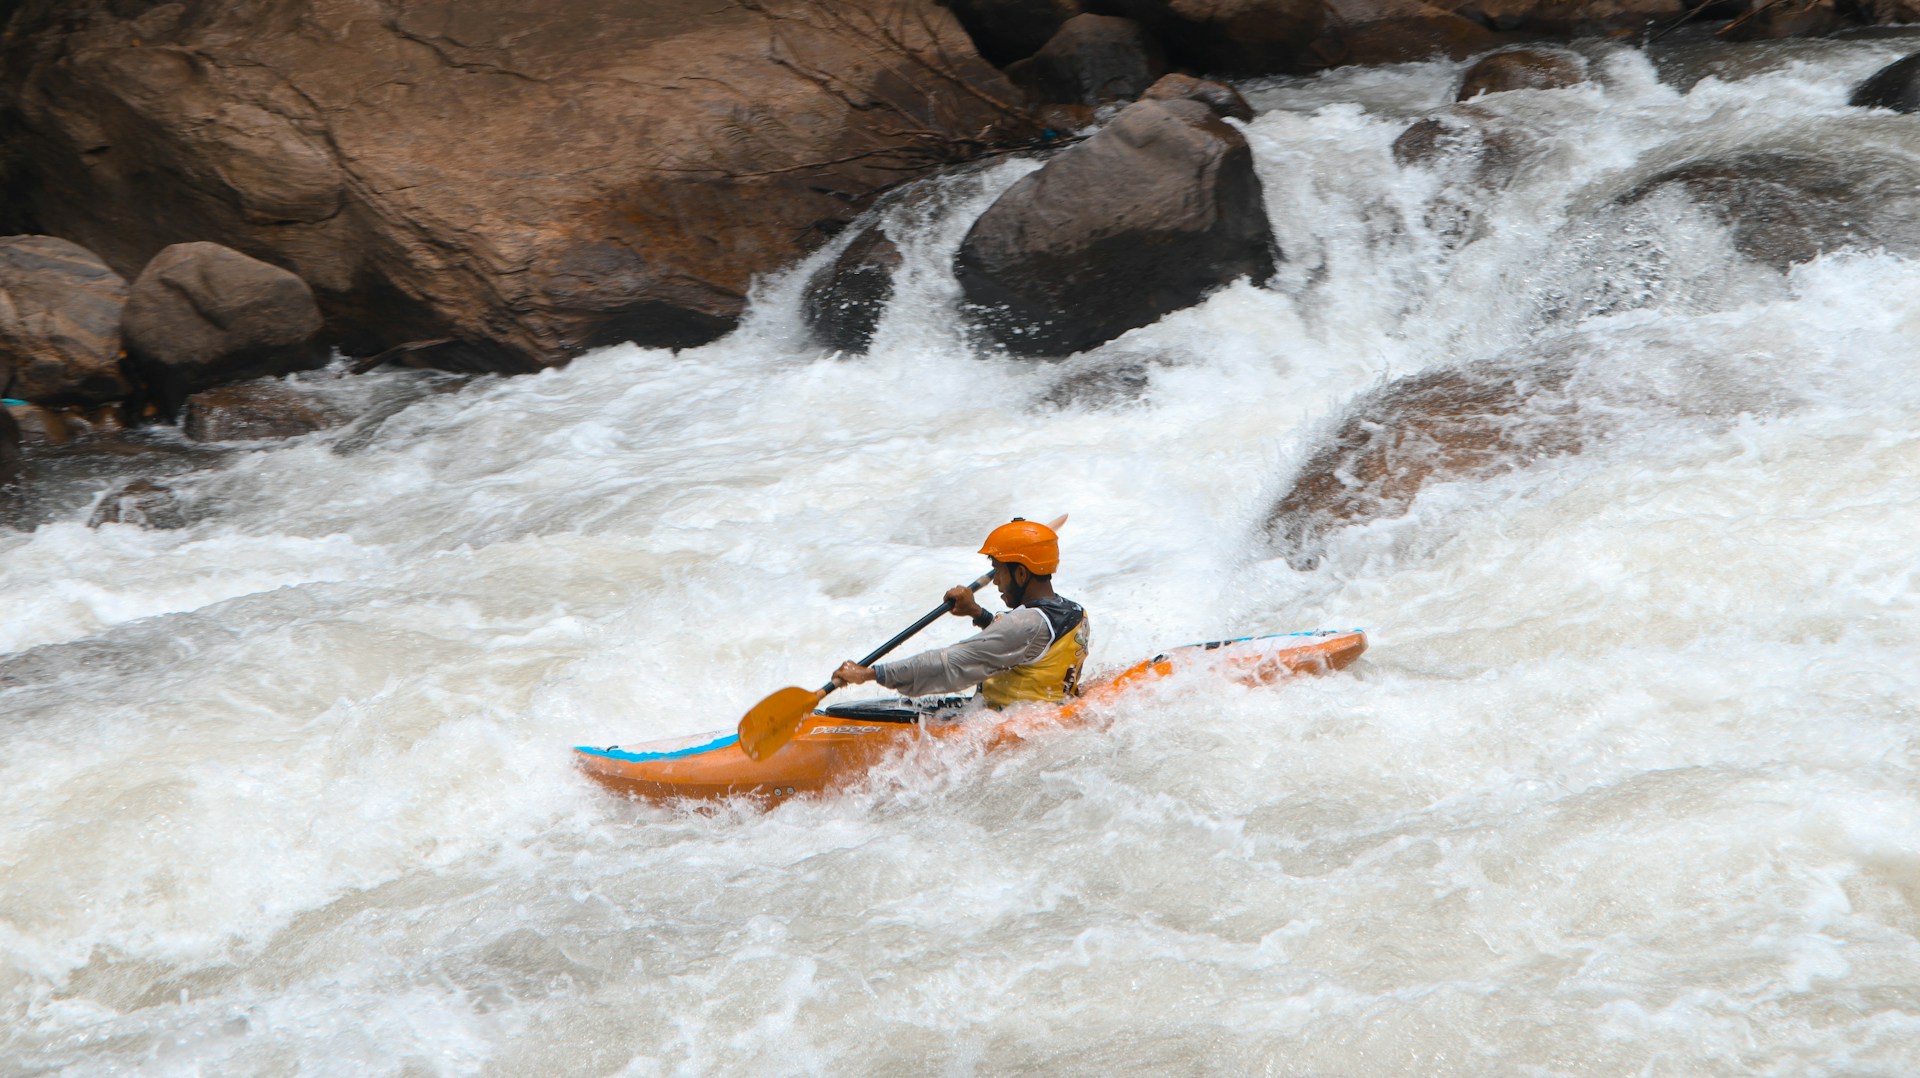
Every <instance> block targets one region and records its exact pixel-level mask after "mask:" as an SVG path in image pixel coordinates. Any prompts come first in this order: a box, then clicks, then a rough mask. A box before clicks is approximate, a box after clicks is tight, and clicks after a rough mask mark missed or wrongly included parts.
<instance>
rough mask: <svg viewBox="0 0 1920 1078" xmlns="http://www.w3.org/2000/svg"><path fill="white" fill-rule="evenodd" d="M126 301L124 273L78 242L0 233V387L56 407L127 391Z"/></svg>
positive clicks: (115, 397)
mask: <svg viewBox="0 0 1920 1078" xmlns="http://www.w3.org/2000/svg"><path fill="white" fill-rule="evenodd" d="M126 302H127V282H126V280H125V279H124V278H122V277H121V276H120V275H119V274H117V273H115V272H113V271H112V270H111V269H108V268H107V264H106V263H105V262H102V261H101V260H100V259H99V258H98V257H97V256H95V255H94V253H93V252H92V251H89V250H87V249H86V248H85V247H82V246H80V245H79V244H76V243H69V242H67V241H66V240H63V239H57V238H55V237H53V236H7V237H4V238H0V392H4V393H5V395H6V396H9V397H17V398H19V399H22V400H29V401H32V402H34V403H35V404H49V405H54V406H56V407H58V406H62V405H69V404H80V405H94V404H104V403H106V402H108V401H116V400H120V399H122V398H124V397H126V395H127V393H128V392H129V390H130V389H131V388H132V387H131V386H130V385H129V384H128V382H127V379H126V376H125V375H124V374H122V373H121V370H120V312H121V308H122V307H124V306H125V305H126ZM9 370H10V371H11V378H9V377H8V374H7V372H8V371H9Z"/></svg>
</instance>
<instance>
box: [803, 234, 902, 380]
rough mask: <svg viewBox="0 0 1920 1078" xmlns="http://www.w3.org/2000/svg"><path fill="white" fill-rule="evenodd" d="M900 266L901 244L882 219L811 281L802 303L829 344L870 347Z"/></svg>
mask: <svg viewBox="0 0 1920 1078" xmlns="http://www.w3.org/2000/svg"><path fill="white" fill-rule="evenodd" d="M899 269H900V248H898V247H896V246H894V244H893V241H892V240H890V239H888V238H887V234H886V233H885V232H883V231H882V230H881V229H880V226H879V225H877V224H873V225H868V226H867V227H866V228H864V229H862V230H861V231H860V233H859V234H858V235H856V236H854V237H853V239H852V241H851V242H849V243H848V244H847V246H846V248H845V249H844V250H842V251H841V252H840V256H839V257H838V258H835V259H834V260H833V261H832V262H830V263H828V264H827V265H825V266H822V267H821V268H820V269H819V271H818V272H816V273H815V274H814V276H813V279H812V280H810V281H808V282H807V290H806V295H805V297H804V298H803V299H802V301H801V308H800V309H801V313H802V315H803V316H804V317H805V318H806V321H807V326H808V327H809V328H810V329H812V330H813V332H814V335H815V336H817V337H819V338H820V340H821V341H822V342H823V343H825V344H826V345H827V347H829V348H836V349H839V350H840V351H842V352H855V353H859V352H865V351H866V350H867V345H868V344H870V343H872V341H873V331H874V327H876V326H878V325H879V324H880V316H881V315H882V314H884V313H886V309H887V301H888V300H891V299H892V298H893V275H894V274H895V273H896V272H898V271H899Z"/></svg>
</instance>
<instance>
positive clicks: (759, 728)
mask: <svg viewBox="0 0 1920 1078" xmlns="http://www.w3.org/2000/svg"><path fill="white" fill-rule="evenodd" d="M1066 523H1067V518H1066V516H1065V515H1064V514H1062V515H1061V517H1060V519H1058V520H1056V521H1054V522H1053V523H1051V524H1049V525H1047V527H1049V528H1052V529H1053V530H1054V531H1059V530H1060V529H1061V528H1062V527H1063V526H1065V524H1066ZM992 579H993V572H992V571H991V570H989V571H988V572H986V573H985V574H983V575H982V576H981V577H980V579H978V580H976V581H974V582H973V583H971V584H968V585H967V590H968V591H979V590H980V589H981V588H983V587H985V586H986V583H987V581H989V580H992ZM952 609H953V600H952V599H948V600H947V601H946V602H944V603H941V604H940V605H939V606H936V607H934V608H933V609H932V610H929V611H927V615H926V616H925V617H923V618H921V619H920V620H919V621H916V622H914V623H913V624H912V625H909V626H907V627H906V628H905V629H903V630H901V631H900V633H899V634H898V635H896V636H895V637H894V638H893V639H892V640H889V641H887V642H886V643H884V644H882V645H880V646H879V647H877V648H875V649H874V650H873V653H872V654H870V655H868V656H867V657H866V658H864V659H861V660H860V665H861V666H872V665H873V664H874V663H876V662H878V661H879V660H880V657H881V656H883V655H885V654H886V653H887V652H889V651H892V650H893V649H894V648H897V647H899V646H900V645H901V644H904V643H906V642H907V640H908V639H909V638H910V637H912V636H913V634H915V633H917V632H919V631H920V630H922V629H924V628H926V627H927V626H929V625H932V624H933V623H934V622H936V621H938V620H940V618H941V617H942V616H944V615H945V614H947V613H948V612H949V611H951V610H952ZM839 687H840V686H838V685H835V684H834V683H833V682H832V681H828V682H827V683H826V684H825V685H822V686H821V687H819V688H818V689H802V688H800V687H799V686H797V685H795V686H789V687H787V688H784V689H781V690H780V691H778V692H776V693H774V694H773V695H771V696H769V697H767V698H766V699H765V700H762V701H760V702H759V703H757V704H755V705H753V710H751V711H749V712H747V714H746V717H745V718H743V719H741V720H740V748H741V749H742V750H744V751H745V752H746V754H747V756H748V757H749V758H751V759H754V760H764V759H766V758H767V757H769V756H772V755H773V754H774V753H776V752H779V751H780V748H781V746H783V745H785V744H786V743H787V742H789V741H792V740H793V735H794V734H796V733H798V732H799V730H800V723H801V721H802V720H804V719H805V718H806V717H807V716H808V715H810V714H812V713H813V709H814V708H816V707H818V706H819V705H820V701H822V700H825V699H826V698H827V694H828V693H830V692H832V691H833V690H835V689H837V688H839Z"/></svg>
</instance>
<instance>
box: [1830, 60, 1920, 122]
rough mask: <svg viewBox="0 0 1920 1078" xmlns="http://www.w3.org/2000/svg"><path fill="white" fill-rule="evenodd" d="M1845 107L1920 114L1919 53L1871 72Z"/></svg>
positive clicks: (1855, 90)
mask: <svg viewBox="0 0 1920 1078" xmlns="http://www.w3.org/2000/svg"><path fill="white" fill-rule="evenodd" d="M1847 103H1848V104H1849V105H1852V106H1854V107H1855V108H1867V109H1892V110H1893V111H1895V112H1920V52H1916V53H1912V54H1910V55H1908V56H1903V57H1901V58H1900V59H1898V60H1895V61H1894V62H1893V63H1890V64H1888V65H1887V66H1885V67H1883V68H1881V69H1880V70H1878V71H1876V72H1874V73H1873V74H1872V75H1871V76H1869V77H1868V78H1867V80H1866V81H1865V82H1862V83H1861V84H1860V85H1859V86H1858V87H1856V88H1855V89H1854V91H1853V96H1852V97H1851V98H1849V99H1848V101H1847Z"/></svg>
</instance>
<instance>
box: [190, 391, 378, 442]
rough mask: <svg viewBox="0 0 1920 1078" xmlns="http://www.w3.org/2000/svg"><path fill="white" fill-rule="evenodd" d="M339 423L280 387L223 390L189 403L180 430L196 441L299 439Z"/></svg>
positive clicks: (300, 397) (324, 411)
mask: <svg viewBox="0 0 1920 1078" xmlns="http://www.w3.org/2000/svg"><path fill="white" fill-rule="evenodd" d="M339 423H340V418H339V417H338V416H336V415H334V414H333V413H332V412H329V411H326V410H324V409H321V408H318V407H315V406H314V404H313V402H312V401H311V400H310V399H309V398H308V397H306V396H305V395H304V394H301V393H299V392H297V391H295V390H292V389H289V388H288V387H286V386H284V385H281V384H279V383H277V382H248V383H245V384H242V385H232V386H221V387H220V388H218V389H209V390H206V391H205V392H202V393H195V394H194V395H193V396H191V397H188V398H187V402H186V404H185V406H184V407H182V408H181V410H180V429H181V431H182V433H184V434H186V436H187V437H188V438H191V439H193V440H194V441H196V442H242V441H257V440H260V439H264V438H296V437H299V436H300V435H302V434H312V433H313V432H314V431H317V430H326V429H327V428H329V427H333V426H338V425H339Z"/></svg>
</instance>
